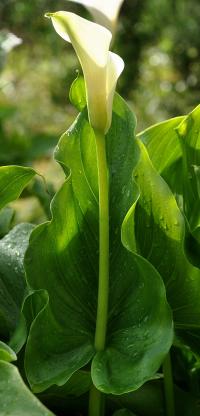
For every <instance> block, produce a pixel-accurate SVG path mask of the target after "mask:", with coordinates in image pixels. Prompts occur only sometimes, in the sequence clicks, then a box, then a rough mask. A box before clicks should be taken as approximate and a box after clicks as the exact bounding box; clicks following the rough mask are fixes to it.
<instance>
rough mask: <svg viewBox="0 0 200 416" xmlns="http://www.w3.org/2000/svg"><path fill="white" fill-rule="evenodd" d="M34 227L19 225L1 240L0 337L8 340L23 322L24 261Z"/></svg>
mask: <svg viewBox="0 0 200 416" xmlns="http://www.w3.org/2000/svg"><path fill="white" fill-rule="evenodd" d="M32 230H33V225H32V224H19V225H17V226H16V227H15V228H13V230H12V231H10V232H9V234H7V235H6V236H5V237H4V238H2V239H1V240H0V338H1V339H3V340H6V341H9V339H10V337H11V336H12V335H13V334H14V332H15V330H16V328H17V326H18V325H19V321H20V311H21V308H22V303H23V300H24V296H25V293H26V283H25V276H24V267H23V260H24V253H25V251H26V248H27V245H28V239H29V236H30V233H31V231H32ZM21 319H22V320H23V318H21ZM22 324H23V322H22ZM18 345H20V339H19V340H18V341H17V343H16V341H15V348H16V349H18Z"/></svg>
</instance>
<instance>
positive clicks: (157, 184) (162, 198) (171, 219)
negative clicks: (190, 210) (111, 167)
mask: <svg viewBox="0 0 200 416" xmlns="http://www.w3.org/2000/svg"><path fill="white" fill-rule="evenodd" d="M140 143H141V142H140ZM140 147H141V158H140V161H139V163H138V165H137V167H136V169H135V171H134V177H135V180H136V182H137V184H138V186H139V189H140V198H139V201H138V205H137V208H136V212H135V216H134V215H133V214H130V215H129V216H127V218H126V221H125V223H124V239H125V240H126V243H127V244H128V246H129V247H130V248H131V243H130V242H129V240H128V233H129V224H130V223H132V224H133V223H134V224H135V234H136V248H137V251H138V252H139V253H141V254H142V255H143V256H144V257H145V258H147V259H148V260H149V261H150V262H151V263H152V264H153V265H154V266H155V268H156V269H157V270H158V271H159V273H160V274H161V276H162V277H163V280H164V282H165V286H166V291H167V298H168V301H169V303H170V305H171V307H172V310H173V316H174V321H175V327H176V328H177V330H178V329H179V330H184V331H183V332H182V331H181V336H183V338H184V339H185V342H187V343H189V345H191V346H192V347H194V346H195V348H196V350H197V349H198V345H199V328H200V302H199V293H200V270H199V269H198V268H196V267H194V266H193V265H192V264H191V263H190V262H189V261H188V259H187V257H186V255H185V252H184V239H185V221H184V217H183V215H182V214H181V211H180V209H179V208H178V205H177V203H176V200H175V197H174V196H173V194H172V192H171V190H170V189H169V187H168V185H167V184H166V182H165V181H164V180H163V179H162V178H161V177H160V176H159V174H158V173H157V172H156V170H155V169H154V167H153V165H152V163H151V161H150V159H149V156H148V154H147V152H146V150H145V148H144V146H143V145H142V143H141V144H140Z"/></svg>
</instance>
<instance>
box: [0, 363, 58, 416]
mask: <svg viewBox="0 0 200 416" xmlns="http://www.w3.org/2000/svg"><path fill="white" fill-rule="evenodd" d="M0 374H1V377H0V414H1V416H8V415H12V416H53V413H52V412H50V411H49V410H47V409H46V407H45V406H43V405H42V403H40V402H39V400H38V399H37V398H36V397H35V396H34V395H33V394H32V393H31V392H30V391H29V389H28V388H27V386H26V385H25V384H24V382H23V380H22V379H21V376H20V374H19V372H18V370H17V368H16V367H15V366H14V365H12V364H9V363H6V362H4V361H0Z"/></svg>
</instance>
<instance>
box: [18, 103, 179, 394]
mask: <svg viewBox="0 0 200 416" xmlns="http://www.w3.org/2000/svg"><path fill="white" fill-rule="evenodd" d="M134 128H135V119H134V117H133V115H132V113H131V112H130V110H129V108H128V107H127V106H126V104H125V103H124V101H123V100H122V99H121V98H120V97H117V98H116V99H115V103H114V113H113V122H112V127H111V129H110V131H109V133H108V135H107V138H106V140H107V157H108V164H109V172H110V302H109V316H108V331H107V343H106V349H105V351H103V352H101V353H97V354H96V353H95V350H94V346H93V345H94V333H95V324H96V322H95V321H96V307H97V286H98V246H99V243H98V179H97V163H96V148H95V137H94V133H93V130H92V129H91V127H90V125H89V123H88V120H87V113H86V111H85V110H83V112H82V113H81V114H80V115H79V116H78V118H77V120H76V122H75V123H74V124H73V126H72V127H71V129H70V130H69V131H68V132H67V133H66V134H64V135H63V137H62V138H61V140H60V142H59V145H58V148H57V151H56V158H57V160H59V162H60V164H61V165H62V167H63V169H64V171H65V173H66V175H69V169H70V170H71V174H70V175H69V176H68V178H67V180H66V182H65V183H64V184H63V186H62V188H61V189H60V191H59V192H58V193H57V195H56V196H55V198H54V200H53V203H52V220H51V221H50V222H47V223H45V224H43V225H40V226H39V227H37V228H36V229H35V230H34V231H33V233H32V235H31V239H30V245H29V248H28V251H27V254H26V261H25V263H26V272H27V277H28V281H29V284H30V285H31V287H32V288H33V289H35V290H38V289H45V290H46V291H47V292H48V295H49V299H47V300H46V302H44V305H43V308H42V309H41V311H40V312H39V314H38V315H37V317H36V318H35V320H34V322H33V324H32V326H31V329H30V334H29V338H28V343H27V348H26V372H27V376H28V379H29V382H30V384H31V385H32V387H33V389H34V390H35V391H38V392H39V391H42V390H44V389H46V388H47V387H49V386H51V385H52V384H54V383H55V384H59V385H62V384H64V383H65V382H66V381H67V380H68V379H69V378H70V377H71V375H72V374H73V373H74V372H75V371H76V370H78V369H79V368H81V367H82V366H84V365H86V364H87V363H88V362H89V361H91V360H92V359H93V360H92V379H93V382H94V384H95V385H96V386H97V388H98V389H100V390H101V391H104V392H106V393H108V392H112V393H114V394H121V393H123V392H127V391H131V390H134V389H137V388H138V387H139V386H140V385H142V384H143V383H144V382H145V381H146V380H147V379H148V378H149V377H151V376H152V375H153V374H154V373H155V371H156V370H157V369H158V367H159V365H160V364H161V362H162V360H163V357H164V355H165V354H166V353H167V351H168V349H169V348H170V345H171V342H172V321H171V313H170V309H169V307H168V305H167V303H166V298H165V290H164V285H163V284H162V280H161V278H160V276H159V274H158V273H157V272H156V270H155V269H154V268H153V266H151V264H150V263H149V262H148V261H146V260H145V259H143V258H142V257H140V256H138V255H136V254H133V253H131V252H130V251H129V250H127V249H126V248H124V247H123V245H122V243H121V224H122V222H123V219H124V216H125V215H126V213H127V211H128V210H129V208H130V207H131V206H132V205H134V204H135V202H136V199H137V198H138V188H137V186H136V185H134V184H133V181H132V171H133V167H134V165H135V163H136V162H137V159H138V148H137V144H136V142H135V141H134ZM152 299H153V302H152Z"/></svg>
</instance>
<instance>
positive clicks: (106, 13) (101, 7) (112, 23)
mask: <svg viewBox="0 0 200 416" xmlns="http://www.w3.org/2000/svg"><path fill="white" fill-rule="evenodd" d="M70 1H72V2H74V3H80V4H82V5H83V6H85V7H86V8H87V9H88V10H89V12H90V13H91V15H92V16H93V18H94V20H95V22H97V23H99V24H100V25H102V26H105V27H106V28H107V29H109V30H110V31H111V32H112V33H113V34H114V33H115V30H116V24H117V19H118V15H119V11H120V8H121V6H122V3H123V1H124V0H70Z"/></svg>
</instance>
